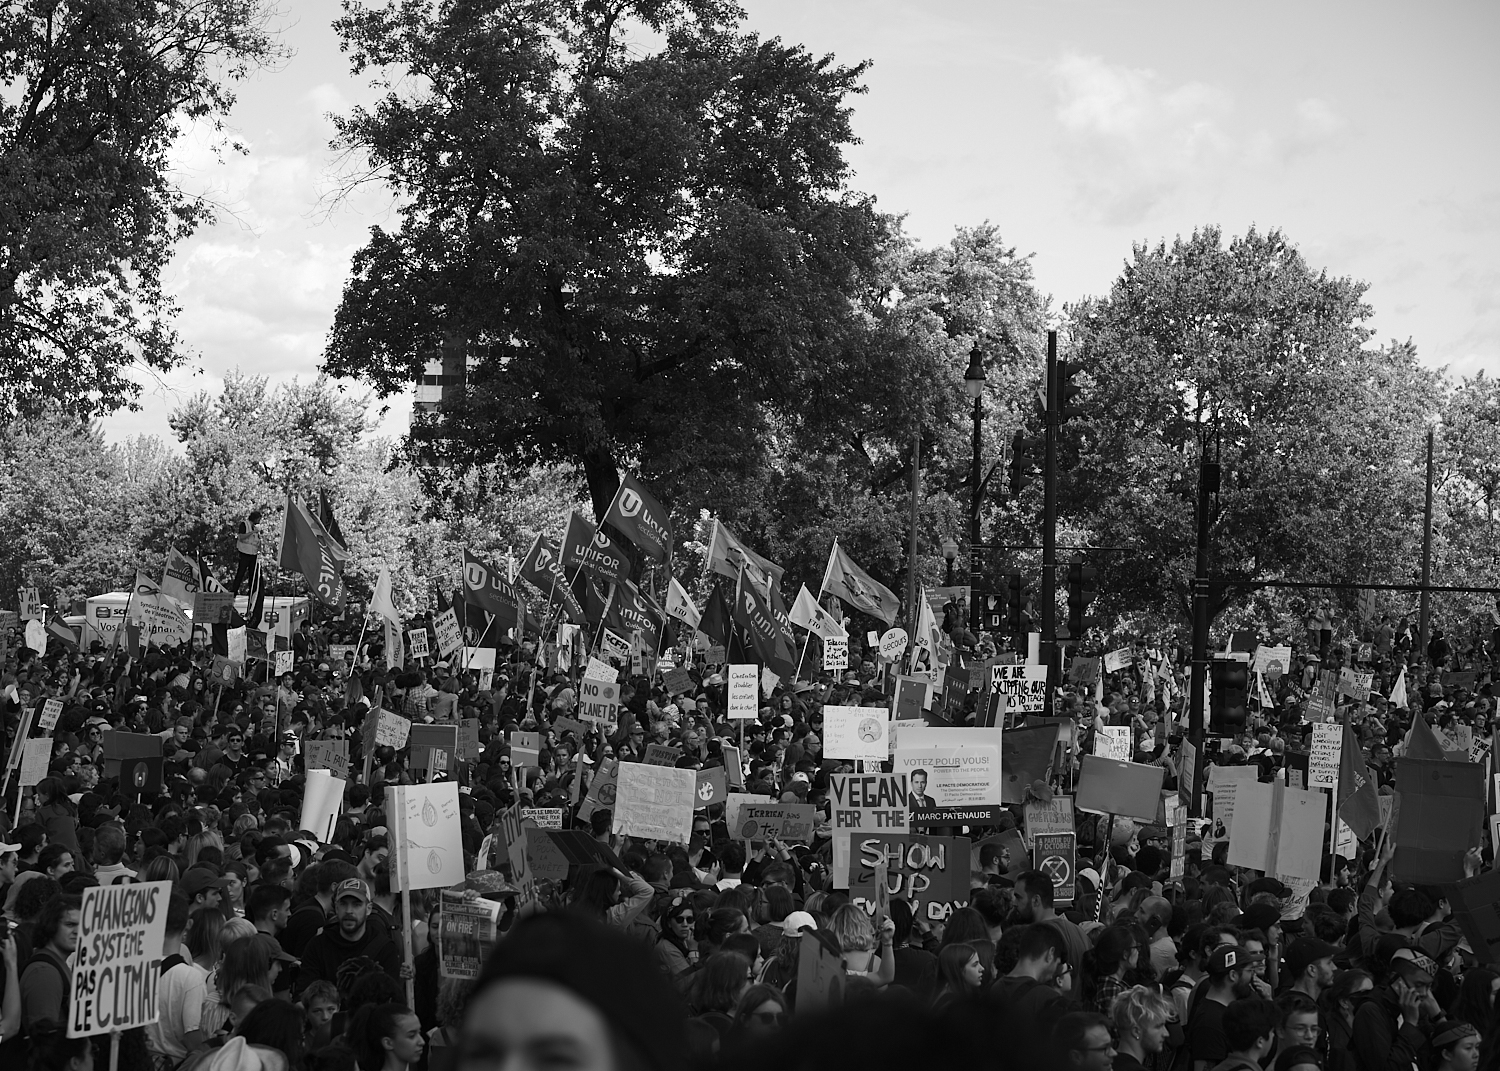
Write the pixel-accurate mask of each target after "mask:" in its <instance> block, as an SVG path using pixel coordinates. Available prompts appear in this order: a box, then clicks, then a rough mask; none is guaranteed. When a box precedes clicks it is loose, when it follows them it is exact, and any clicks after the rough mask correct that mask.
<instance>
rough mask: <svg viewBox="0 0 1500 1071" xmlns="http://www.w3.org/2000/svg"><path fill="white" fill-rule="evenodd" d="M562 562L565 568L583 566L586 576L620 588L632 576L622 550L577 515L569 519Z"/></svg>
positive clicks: (564, 534)
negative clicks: (594, 577)
mask: <svg viewBox="0 0 1500 1071" xmlns="http://www.w3.org/2000/svg"><path fill="white" fill-rule="evenodd" d="M562 562H563V567H564V568H574V567H576V566H582V567H583V570H584V572H587V573H592V574H593V575H594V576H596V577H598V578H599V579H600V580H604V581H607V582H608V583H611V584H618V583H619V582H620V581H622V580H624V579H626V578H627V577H629V576H630V562H629V561H628V560H627V559H626V557H625V555H624V554H623V553H621V551H620V548H619V547H617V546H615V544H614V541H613V540H611V539H610V538H609V536H607V535H605V534H604V533H603V532H602V531H601V530H599V529H598V528H595V527H594V526H593V525H592V524H590V523H589V522H588V521H586V520H584V519H583V517H581V516H579V514H578V513H577V511H574V512H573V513H571V514H569V515H568V527H567V528H566V529H565V530H564V532H563V544H562Z"/></svg>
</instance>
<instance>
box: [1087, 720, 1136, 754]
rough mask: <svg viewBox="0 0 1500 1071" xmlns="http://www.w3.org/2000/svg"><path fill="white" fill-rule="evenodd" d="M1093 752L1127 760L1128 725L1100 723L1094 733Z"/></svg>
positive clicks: (1128, 745)
mask: <svg viewBox="0 0 1500 1071" xmlns="http://www.w3.org/2000/svg"><path fill="white" fill-rule="evenodd" d="M1094 754H1095V755H1100V756H1102V757H1104V758H1106V759H1119V760H1120V761H1122V762H1129V761H1130V726H1128V725H1101V726H1100V727H1099V728H1098V730H1097V731H1096V732H1095V734H1094Z"/></svg>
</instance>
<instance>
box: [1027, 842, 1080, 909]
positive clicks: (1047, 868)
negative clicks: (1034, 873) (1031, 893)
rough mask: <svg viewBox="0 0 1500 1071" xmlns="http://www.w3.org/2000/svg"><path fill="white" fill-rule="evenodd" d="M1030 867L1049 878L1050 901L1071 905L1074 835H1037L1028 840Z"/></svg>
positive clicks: (1075, 866) (1074, 872)
mask: <svg viewBox="0 0 1500 1071" xmlns="http://www.w3.org/2000/svg"><path fill="white" fill-rule="evenodd" d="M1031 860H1032V862H1031V865H1032V868H1033V869H1035V870H1040V871H1041V872H1042V873H1043V874H1046V875H1047V876H1048V877H1050V878H1051V879H1052V898H1053V899H1054V900H1057V901H1059V902H1062V903H1072V902H1073V899H1074V897H1075V896H1076V895H1077V894H1076V889H1077V887H1078V835H1077V834H1076V833H1039V834H1038V835H1037V836H1035V837H1033V838H1032V846H1031Z"/></svg>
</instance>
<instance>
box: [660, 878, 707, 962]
mask: <svg viewBox="0 0 1500 1071" xmlns="http://www.w3.org/2000/svg"><path fill="white" fill-rule="evenodd" d="M696 923H697V915H696V913H695V912H694V910H693V901H692V900H691V899H689V898H688V897H686V896H681V895H679V896H678V897H677V898H676V899H674V900H671V901H669V902H668V904H667V909H666V910H665V911H663V912H662V916H661V936H660V937H658V938H657V939H656V958H657V959H658V960H660V961H661V969H662V970H664V971H666V972H667V975H668V976H669V977H672V978H676V977H678V976H680V975H682V974H685V973H686V972H687V971H690V970H692V969H693V968H694V967H696V966H697V965H698V941H697V938H695V937H694V936H693V933H694V926H695V925H696Z"/></svg>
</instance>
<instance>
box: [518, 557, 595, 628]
mask: <svg viewBox="0 0 1500 1071" xmlns="http://www.w3.org/2000/svg"><path fill="white" fill-rule="evenodd" d="M516 575H517V576H519V577H520V578H521V579H522V580H524V581H526V582H527V583H528V584H531V585H533V586H535V587H536V588H537V590H539V591H540V592H541V593H542V594H543V595H545V596H547V605H548V606H551V605H552V603H553V602H554V601H556V602H557V603H558V604H559V605H560V606H561V607H562V613H563V616H565V617H566V618H567V619H568V620H569V621H571V622H572V623H573V624H575V625H581V624H583V623H584V621H585V620H586V618H585V617H584V613H583V603H581V602H579V600H578V596H577V595H575V594H574V593H573V588H572V587H571V586H570V585H569V584H568V578H567V576H566V575H564V573H563V568H562V553H561V551H560V550H559V549H558V546H557V544H556V543H554V542H552V540H550V539H548V538H547V537H546V536H541V535H539V536H537V537H536V538H535V539H533V540H532V541H531V549H530V550H528V551H527V552H526V557H524V558H522V559H521V565H520V568H518V569H517V570H516Z"/></svg>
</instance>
